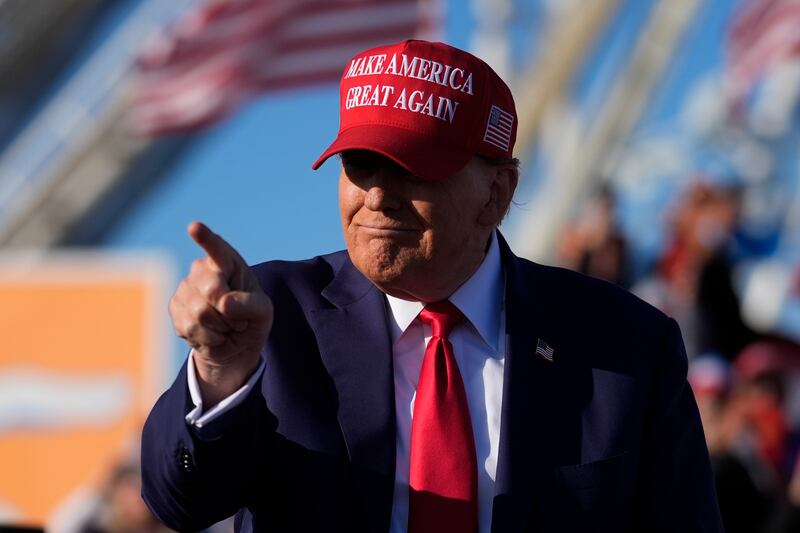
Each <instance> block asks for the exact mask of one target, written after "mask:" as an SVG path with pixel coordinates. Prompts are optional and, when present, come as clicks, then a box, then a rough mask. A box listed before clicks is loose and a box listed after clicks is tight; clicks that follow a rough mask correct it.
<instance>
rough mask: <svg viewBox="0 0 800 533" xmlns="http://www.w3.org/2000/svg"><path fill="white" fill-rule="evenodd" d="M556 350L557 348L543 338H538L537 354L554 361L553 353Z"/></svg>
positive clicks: (550, 361) (546, 359)
mask: <svg viewBox="0 0 800 533" xmlns="http://www.w3.org/2000/svg"><path fill="white" fill-rule="evenodd" d="M555 352H556V351H555V349H554V348H553V347H552V346H550V345H549V344H547V343H546V342H544V341H543V340H542V339H536V355H538V356H540V357H541V358H542V359H544V360H545V361H547V362H549V363H552V362H553V354H554V353H555Z"/></svg>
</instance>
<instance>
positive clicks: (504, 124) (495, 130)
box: [483, 105, 514, 151]
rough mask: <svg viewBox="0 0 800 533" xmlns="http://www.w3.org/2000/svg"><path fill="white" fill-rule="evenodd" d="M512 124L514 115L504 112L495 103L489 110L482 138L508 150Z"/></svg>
mask: <svg viewBox="0 0 800 533" xmlns="http://www.w3.org/2000/svg"><path fill="white" fill-rule="evenodd" d="M513 126H514V115H512V114H511V113H506V112H505V111H503V110H502V109H500V108H499V107H497V106H496V105H493V106H492V109H491V111H489V123H488V124H487V125H486V133H484V134H483V140H484V141H486V142H487V143H489V144H492V145H494V146H497V147H498V148H502V149H503V150H506V151H508V145H509V144H511V132H512V127H513Z"/></svg>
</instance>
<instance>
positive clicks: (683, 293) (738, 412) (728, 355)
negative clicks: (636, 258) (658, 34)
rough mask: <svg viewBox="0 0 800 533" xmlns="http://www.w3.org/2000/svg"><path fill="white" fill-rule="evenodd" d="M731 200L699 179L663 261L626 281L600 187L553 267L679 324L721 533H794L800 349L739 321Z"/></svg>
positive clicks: (679, 211) (735, 208)
mask: <svg viewBox="0 0 800 533" xmlns="http://www.w3.org/2000/svg"><path fill="white" fill-rule="evenodd" d="M739 193H740V191H739V190H737V188H736V187H732V186H729V185H719V184H714V183H713V182H712V183H709V182H708V181H705V182H704V181H702V180H697V181H696V182H695V183H694V184H693V185H691V186H690V187H688V188H687V189H686V191H685V192H684V193H683V194H682V195H681V196H680V197H679V198H678V200H677V202H676V204H675V205H674V206H673V209H672V210H670V214H669V215H668V218H669V220H668V223H667V226H666V227H667V228H668V229H667V232H668V235H667V236H666V237H667V238H666V239H665V241H664V242H665V243H666V245H665V247H664V248H663V249H662V250H661V252H660V256H659V258H658V259H657V261H656V262H655V264H654V265H652V267H651V268H650V269H649V270H648V271H647V273H646V274H644V275H642V276H639V277H638V278H636V279H634V278H633V277H632V276H631V275H630V274H629V272H630V269H629V268H628V266H629V265H630V257H629V255H630V254H631V253H632V251H631V250H630V247H629V245H628V243H627V242H626V239H625V238H624V236H623V235H622V233H621V231H620V230H619V228H618V226H617V225H616V222H615V221H616V211H615V202H614V196H613V194H612V193H611V192H610V190H603V191H601V192H599V193H597V194H596V195H595V196H594V197H593V198H592V199H591V200H590V201H589V203H588V206H587V207H586V208H585V209H584V210H582V212H581V214H580V215H579V216H578V217H577V218H576V220H575V221H574V222H573V223H572V224H570V225H569V226H568V227H567V229H566V230H565V231H564V233H563V235H562V239H561V241H560V249H559V262H560V263H561V264H562V265H564V266H567V267H569V268H573V269H575V270H579V271H581V272H584V273H587V274H590V275H593V276H596V277H601V278H604V279H607V280H609V281H612V282H614V283H617V284H619V285H621V286H623V287H626V288H628V289H630V290H631V291H632V292H633V293H635V294H637V295H638V296H640V297H641V298H643V299H644V300H646V301H648V302H650V303H651V304H653V305H654V306H656V307H658V308H659V309H661V310H662V311H664V312H665V313H667V314H668V315H670V316H671V317H673V318H675V319H676V320H677V321H678V323H679V324H680V326H681V331H682V333H683V337H684V342H685V345H686V351H687V355H688V357H689V371H688V373H689V383H690V385H691V387H692V389H693V391H694V394H695V397H696V399H697V403H698V406H699V408H700V415H701V418H702V421H703V426H704V430H705V434H706V440H707V443H708V448H709V452H710V454H711V460H712V466H713V469H714V475H715V482H716V488H717V494H718V498H719V504H720V510H721V512H722V516H723V522H724V525H725V529H726V531H728V532H729V533H738V532H742V533H745V532H746V533H789V532H798V531H800V454H798V451H799V450H800V417H799V416H798V414H800V345H798V343H797V342H796V341H795V340H793V339H789V338H786V337H785V336H781V335H780V334H779V333H778V332H775V331H760V332H756V331H754V330H753V329H751V327H749V326H748V324H746V323H745V321H744V320H743V319H742V313H741V306H740V301H739V298H738V295H737V291H736V290H735V284H734V281H733V272H734V269H735V267H736V262H737V256H738V255H739V254H737V250H736V246H737V245H736V241H737V238H736V237H737V232H738V230H739V229H740V228H739V220H740V217H739V216H738V215H739V208H740V194H739ZM676 467H680V465H676Z"/></svg>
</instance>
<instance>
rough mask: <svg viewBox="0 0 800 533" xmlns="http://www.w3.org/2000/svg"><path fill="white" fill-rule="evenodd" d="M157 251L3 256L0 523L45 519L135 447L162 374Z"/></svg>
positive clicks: (162, 298)
mask: <svg viewBox="0 0 800 533" xmlns="http://www.w3.org/2000/svg"><path fill="white" fill-rule="evenodd" d="M167 273H168V269H167V268H166V267H165V262H164V260H163V259H158V258H153V257H148V258H145V257H141V256H125V257H120V256H109V255H99V254H95V253H87V254H81V255H63V254H61V255H55V256H44V257H42V258H38V259H36V258H33V257H32V256H25V257H20V256H16V257H13V256H12V257H10V258H3V257H0V524H10V523H11V524H27V525H37V526H42V525H44V524H45V523H47V521H48V520H49V519H50V517H51V514H52V513H53V512H54V510H56V509H57V508H59V506H63V505H64V502H66V501H67V500H68V499H70V498H74V495H75V494H76V493H78V492H80V491H81V490H85V489H86V488H87V487H92V486H96V485H97V484H98V483H100V482H101V481H102V480H103V477H104V475H105V473H106V472H107V470H108V469H109V468H110V467H111V465H112V464H113V463H114V462H116V461H118V460H119V459H120V458H121V457H123V456H125V455H126V454H128V455H131V454H132V452H133V451H134V450H133V447H134V446H135V445H136V443H137V442H138V434H139V431H140V428H141V425H142V423H143V421H144V417H145V416H146V413H147V412H148V410H149V408H150V406H151V405H152V404H153V402H154V401H155V398H156V395H157V393H158V391H159V390H161V389H162V388H163V387H164V385H165V377H166V371H167V370H168V367H169V360H168V357H166V354H167V353H168V350H167V349H166V348H165V345H164V342H165V340H164V339H165V336H164V334H163V331H161V328H163V324H164V323H165V317H164V309H165V303H166V299H167V296H166V294H165V289H166V284H167V282H168V275H167Z"/></svg>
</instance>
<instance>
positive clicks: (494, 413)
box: [186, 236, 505, 533]
mask: <svg viewBox="0 0 800 533" xmlns="http://www.w3.org/2000/svg"><path fill="white" fill-rule="evenodd" d="M386 300H387V304H388V309H389V311H390V313H389V321H390V330H391V331H390V333H391V336H392V357H393V362H394V364H393V368H394V400H395V411H396V423H397V437H396V453H397V456H396V461H395V485H394V499H393V502H392V520H391V528H390V531H391V532H392V533H406V531H407V530H408V477H409V463H410V453H411V419H412V415H413V412H414V398H415V396H416V389H417V380H418V379H419V372H420V369H421V368H422V359H423V357H424V355H425V347H426V345H427V343H428V341H429V340H430V338H431V328H430V326H429V325H427V324H424V323H423V322H422V321H421V320H419V319H418V318H417V315H419V312H420V311H421V310H422V308H423V304H422V303H420V302H410V301H408V300H401V299H399V298H395V297H393V296H389V295H387V296H386ZM449 300H450V302H452V303H453V304H454V305H455V306H456V307H458V309H459V310H460V311H461V312H462V313H463V314H464V316H465V317H466V320H465V321H464V322H462V323H461V324H460V325H458V326H457V327H456V328H455V329H454V330H453V331H452V332H451V333H450V335H449V340H450V343H451V344H452V345H453V353H454V355H455V358H456V362H457V363H458V368H459V371H460V372H461V378H462V379H463V381H464V388H465V390H466V394H467V403H468V404H469V411H470V417H471V419H472V431H473V434H474V437H475V451H476V455H477V458H478V525H479V531H480V532H481V533H484V532H485V533H488V532H489V531H490V529H491V522H492V500H493V499H494V482H495V473H496V471H497V454H498V445H499V442H500V411H501V405H502V398H503V365H504V362H505V335H504V334H503V332H504V330H505V324H504V322H505V310H504V305H503V269H502V265H501V260H500V249H499V246H498V244H497V238H496V237H494V236H493V237H492V241H491V243H490V246H489V250H488V252H487V254H486V257H485V258H484V260H483V262H482V263H481V265H480V267H479V268H478V270H477V271H476V272H475V273H474V274H473V275H472V277H471V278H470V279H468V280H467V281H466V282H465V283H464V284H463V285H461V287H459V288H458V290H456V292H454V293H453V294H452V295H451V296H450V298H449ZM263 369H264V361H262V362H261V365H260V366H259V368H258V370H257V371H256V372H255V373H254V374H253V375H252V376H251V377H250V379H249V380H248V381H247V383H245V384H244V385H243V386H242V387H241V388H240V389H239V390H237V391H236V392H235V393H233V394H232V395H231V396H228V397H227V398H225V399H224V400H222V401H221V402H220V403H218V404H217V405H215V406H214V407H213V408H211V409H210V410H209V411H208V412H203V402H202V397H201V395H200V389H199V387H198V384H197V377H196V375H195V368H194V362H193V359H192V355H191V354H190V355H189V365H188V368H187V370H188V372H187V374H188V385H189V392H190V395H191V398H192V402H193V403H194V405H195V408H194V409H192V410H191V411H190V412H189V414H187V415H186V422H187V423H189V424H191V425H194V426H195V427H198V428H199V427H203V425H205V424H207V423H208V422H210V421H211V420H214V419H215V418H217V417H219V416H221V415H223V414H224V413H225V412H227V411H228V410H230V409H231V408H233V407H234V406H236V405H238V404H239V403H240V402H241V401H242V400H243V399H244V398H245V396H247V393H248V392H249V391H250V390H251V389H252V388H253V387H255V386H256V383H257V382H258V380H259V379H260V377H261V373H262V372H263Z"/></svg>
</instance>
